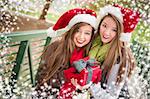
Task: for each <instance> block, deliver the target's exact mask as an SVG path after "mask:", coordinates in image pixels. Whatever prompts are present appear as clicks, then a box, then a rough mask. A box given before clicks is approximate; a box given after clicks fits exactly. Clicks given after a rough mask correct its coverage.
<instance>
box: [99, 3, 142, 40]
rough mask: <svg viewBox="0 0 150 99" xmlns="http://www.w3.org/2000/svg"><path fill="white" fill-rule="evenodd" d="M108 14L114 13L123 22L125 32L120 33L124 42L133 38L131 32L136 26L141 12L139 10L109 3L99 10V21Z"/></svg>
mask: <svg viewBox="0 0 150 99" xmlns="http://www.w3.org/2000/svg"><path fill="white" fill-rule="evenodd" d="M107 14H112V15H114V16H116V17H117V18H118V20H119V21H120V22H122V23H123V26H124V32H123V33H121V35H120V40H121V41H124V42H129V41H130V39H131V32H132V31H133V30H134V28H135V27H136V25H137V23H138V21H139V17H140V14H139V13H138V12H137V11H133V10H132V9H129V8H124V7H122V6H119V5H117V4H114V5H113V6H112V5H108V6H105V7H104V8H102V9H100V12H99V16H100V17H99V22H100V20H101V19H102V18H103V17H104V16H106V15H107Z"/></svg>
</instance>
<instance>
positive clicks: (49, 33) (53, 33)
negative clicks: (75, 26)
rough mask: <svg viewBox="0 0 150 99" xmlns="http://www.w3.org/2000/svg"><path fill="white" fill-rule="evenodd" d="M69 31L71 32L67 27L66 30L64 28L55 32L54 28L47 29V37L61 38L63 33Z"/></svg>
mask: <svg viewBox="0 0 150 99" xmlns="http://www.w3.org/2000/svg"><path fill="white" fill-rule="evenodd" d="M67 30H69V29H68V28H67V27H66V28H62V29H59V30H56V31H55V30H53V27H50V28H48V29H47V36H49V37H57V36H61V35H62V34H63V33H65V32H66V31H67Z"/></svg>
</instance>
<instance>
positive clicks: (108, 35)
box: [99, 16, 117, 44]
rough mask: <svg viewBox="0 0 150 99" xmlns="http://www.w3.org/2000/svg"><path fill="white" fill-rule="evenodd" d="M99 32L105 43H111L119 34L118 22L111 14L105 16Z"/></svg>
mask: <svg viewBox="0 0 150 99" xmlns="http://www.w3.org/2000/svg"><path fill="white" fill-rule="evenodd" d="M99 32H100V36H101V40H102V42H103V44H106V43H109V42H110V41H112V39H113V38H114V37H115V36H116V35H117V24H116V22H115V21H114V20H113V18H112V17H111V16H107V17H105V18H104V20H103V21H102V23H101V25H100V29H99Z"/></svg>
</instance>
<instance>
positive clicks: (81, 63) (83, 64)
mask: <svg viewBox="0 0 150 99" xmlns="http://www.w3.org/2000/svg"><path fill="white" fill-rule="evenodd" d="M95 62H96V61H95V59H88V60H86V61H85V60H83V59H80V60H78V61H75V62H73V66H74V67H75V68H76V70H77V71H78V72H79V73H80V72H81V71H82V70H83V69H85V68H86V69H87V71H88V79H87V81H86V83H87V84H88V83H89V82H90V81H91V80H92V74H93V70H92V68H91V67H92V66H95Z"/></svg>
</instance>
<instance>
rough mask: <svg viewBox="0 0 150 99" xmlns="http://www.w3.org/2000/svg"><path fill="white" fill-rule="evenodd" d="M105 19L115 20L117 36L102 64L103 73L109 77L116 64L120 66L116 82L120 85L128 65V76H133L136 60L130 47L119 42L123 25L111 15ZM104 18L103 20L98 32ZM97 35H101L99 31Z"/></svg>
mask: <svg viewBox="0 0 150 99" xmlns="http://www.w3.org/2000/svg"><path fill="white" fill-rule="evenodd" d="M105 17H112V18H113V20H114V21H115V22H116V24H117V35H116V36H115V37H114V39H113V40H112V41H111V42H110V49H109V51H108V52H107V54H106V57H105V60H104V62H103V64H102V67H103V68H104V70H103V73H104V74H107V76H106V77H109V73H110V71H111V69H112V66H114V64H116V63H117V64H120V68H119V71H118V75H117V82H116V83H119V82H121V81H122V79H123V74H124V73H125V68H126V65H128V70H127V76H128V77H129V76H130V75H131V71H132V70H133V68H134V67H135V60H134V57H133V55H132V52H131V49H130V47H127V46H128V45H127V43H125V42H122V41H120V40H119V38H120V34H121V33H122V32H123V24H122V23H121V22H119V21H118V20H117V18H116V17H115V16H113V15H111V14H108V15H106V16H105ZM105 17H104V18H105ZM104 18H103V19H102V20H101V22H100V24H99V27H98V30H99V28H100V25H101V23H102V21H103V20H104ZM97 34H99V31H98V33H97ZM127 62H128V63H127Z"/></svg>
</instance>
